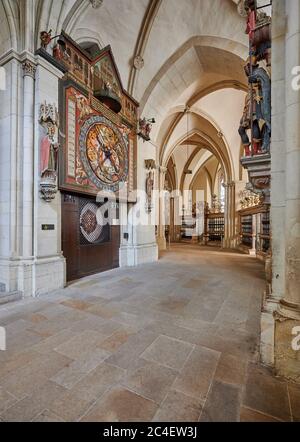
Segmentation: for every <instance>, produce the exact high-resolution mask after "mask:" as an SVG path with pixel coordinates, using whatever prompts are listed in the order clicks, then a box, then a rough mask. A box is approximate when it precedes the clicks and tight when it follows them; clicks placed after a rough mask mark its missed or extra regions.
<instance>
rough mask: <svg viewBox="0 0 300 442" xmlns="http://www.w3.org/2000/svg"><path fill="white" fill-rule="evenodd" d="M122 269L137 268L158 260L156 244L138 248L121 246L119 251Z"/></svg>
mask: <svg viewBox="0 0 300 442" xmlns="http://www.w3.org/2000/svg"><path fill="white" fill-rule="evenodd" d="M119 258H120V267H126V266H136V265H139V264H146V263H149V262H155V261H157V260H158V247H157V244H156V243H151V244H143V245H138V246H132V245H126V246H121V247H120V251H119Z"/></svg>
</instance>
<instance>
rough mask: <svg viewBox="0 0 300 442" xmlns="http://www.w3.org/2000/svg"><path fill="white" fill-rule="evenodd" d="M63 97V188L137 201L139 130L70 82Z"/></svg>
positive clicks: (61, 158) (60, 174) (61, 159)
mask: <svg viewBox="0 0 300 442" xmlns="http://www.w3.org/2000/svg"><path fill="white" fill-rule="evenodd" d="M63 95H64V105H63V108H61V112H62V114H64V115H65V119H63V125H62V126H61V128H60V133H61V134H62V137H61V139H60V141H61V144H62V146H64V148H63V149H61V150H60V173H59V176H60V182H59V187H60V189H61V190H65V191H71V192H79V193H83V194H88V195H97V194H98V192H99V191H104V192H105V193H108V195H107V196H108V197H109V193H111V192H112V193H114V194H115V197H116V198H121V199H122V200H124V199H125V198H126V194H127V200H128V201H129V202H135V201H136V194H135V188H136V187H135V186H136V145H137V142H136V130H134V128H132V127H130V126H128V125H127V124H125V123H124V121H123V120H122V118H120V116H118V115H115V114H112V112H111V111H110V110H109V109H107V108H106V107H105V106H104V105H102V104H101V103H100V102H97V103H96V105H97V106H94V104H95V103H94V100H93V99H91V100H90V99H89V98H88V96H86V95H84V94H83V93H82V92H80V91H79V90H78V89H77V88H75V87H74V86H70V84H68V83H66V84H65V85H63ZM64 134H65V135H64ZM125 190H126V191H125ZM119 191H121V192H119ZM124 191H125V192H124Z"/></svg>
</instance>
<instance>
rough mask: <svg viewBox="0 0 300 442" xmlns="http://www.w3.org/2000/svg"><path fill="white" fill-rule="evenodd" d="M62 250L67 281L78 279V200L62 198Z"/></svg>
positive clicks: (68, 196) (69, 196)
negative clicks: (65, 261) (65, 263)
mask: <svg viewBox="0 0 300 442" xmlns="http://www.w3.org/2000/svg"><path fill="white" fill-rule="evenodd" d="M62 201H63V202H62V250H63V255H64V257H65V258H66V259H67V281H71V280H73V279H76V278H77V277H78V199H77V198H76V197H73V196H71V195H63V196H62Z"/></svg>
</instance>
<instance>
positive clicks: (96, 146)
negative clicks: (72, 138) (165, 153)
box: [79, 115, 128, 192]
mask: <svg viewBox="0 0 300 442" xmlns="http://www.w3.org/2000/svg"><path fill="white" fill-rule="evenodd" d="M79 150H80V156H81V161H82V163H83V166H84V169H85V172H86V174H87V176H88V178H89V179H90V181H91V182H92V183H93V184H94V185H95V186H96V187H97V188H98V189H101V190H102V189H103V190H108V191H112V192H117V191H118V190H119V189H120V188H121V187H122V186H123V185H124V183H125V182H127V179H128V145H127V144H126V142H125V140H124V138H123V136H122V134H121V132H120V131H119V130H118V128H117V127H116V126H115V125H114V124H113V123H112V122H110V121H109V120H107V119H106V118H105V117H103V116H98V115H94V116H92V117H89V118H88V119H87V120H86V121H85V123H84V124H83V126H82V127H81V130H80V135H79Z"/></svg>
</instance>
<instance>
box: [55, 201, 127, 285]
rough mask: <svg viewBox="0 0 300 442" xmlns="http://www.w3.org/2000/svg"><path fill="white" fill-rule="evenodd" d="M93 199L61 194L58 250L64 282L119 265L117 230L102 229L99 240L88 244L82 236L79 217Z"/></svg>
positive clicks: (113, 227)
mask: <svg viewBox="0 0 300 442" xmlns="http://www.w3.org/2000/svg"><path fill="white" fill-rule="evenodd" d="M89 203H92V204H96V205H98V203H96V202H95V199H93V198H83V197H82V196H76V195H68V194H63V198H62V249H63V254H64V256H65V258H66V261H67V280H68V281H70V280H74V279H78V278H81V277H83V276H87V275H90V274H93V273H98V272H102V271H105V270H109V269H111V268H115V267H118V266H119V247H120V227H119V226H109V225H107V226H106V227H103V229H102V233H101V235H100V237H99V239H98V240H97V241H98V242H97V241H96V242H94V243H90V242H89V241H88V240H87V239H86V237H84V236H83V235H82V230H81V227H80V223H82V221H81V222H80V219H82V218H80V215H81V214H82V213H83V210H84V208H85V206H86V205H87V204H88V205H89Z"/></svg>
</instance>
